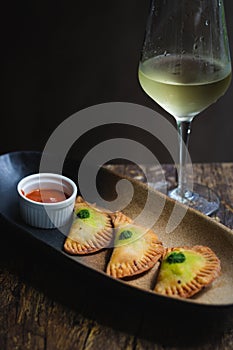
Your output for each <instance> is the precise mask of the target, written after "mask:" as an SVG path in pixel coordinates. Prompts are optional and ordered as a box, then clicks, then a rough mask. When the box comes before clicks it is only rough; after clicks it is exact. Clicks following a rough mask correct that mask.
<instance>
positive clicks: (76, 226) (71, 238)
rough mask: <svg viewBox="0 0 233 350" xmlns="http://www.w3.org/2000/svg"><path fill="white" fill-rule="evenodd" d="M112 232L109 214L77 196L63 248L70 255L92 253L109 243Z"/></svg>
mask: <svg viewBox="0 0 233 350" xmlns="http://www.w3.org/2000/svg"><path fill="white" fill-rule="evenodd" d="M112 234H113V233H112V224H111V218H110V216H109V215H108V214H107V213H105V212H103V211H100V210H98V208H96V207H95V206H93V205H90V204H89V203H86V202H85V201H84V200H83V199H82V197H80V196H79V197H77V199H76V203H75V207H74V219H73V223H72V225H71V228H70V232H69V235H68V237H67V238H66V240H65V244H64V250H65V251H66V252H67V253H69V254H72V255H76V254H89V253H94V252H96V251H99V250H101V249H103V248H106V247H107V246H108V245H109V243H110V242H111V240H112Z"/></svg>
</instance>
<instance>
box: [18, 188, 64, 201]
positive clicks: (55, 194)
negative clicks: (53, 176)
mask: <svg viewBox="0 0 233 350" xmlns="http://www.w3.org/2000/svg"><path fill="white" fill-rule="evenodd" d="M22 192H23V191H22ZM23 194H24V193H23ZM24 195H25V194H24ZM25 196H26V197H27V198H28V199H31V200H32V201H34V202H40V203H57V202H62V201H64V200H66V199H67V198H68V197H69V196H68V195H67V194H66V193H64V192H62V191H59V190H49V189H43V190H40V189H36V190H34V191H31V192H29V193H27V194H26V195H25Z"/></svg>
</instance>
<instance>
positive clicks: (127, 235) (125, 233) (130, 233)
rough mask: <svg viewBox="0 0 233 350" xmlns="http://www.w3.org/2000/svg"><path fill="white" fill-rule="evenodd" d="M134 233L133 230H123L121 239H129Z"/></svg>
mask: <svg viewBox="0 0 233 350" xmlns="http://www.w3.org/2000/svg"><path fill="white" fill-rule="evenodd" d="M132 234H133V233H132V232H131V231H128V230H125V231H122V232H121V234H120V236H119V240H122V239H128V238H130V237H131V236H132Z"/></svg>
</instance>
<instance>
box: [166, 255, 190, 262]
mask: <svg viewBox="0 0 233 350" xmlns="http://www.w3.org/2000/svg"><path fill="white" fill-rule="evenodd" d="M185 259H186V258H185V255H184V254H183V253H181V252H179V253H176V252H173V253H171V254H170V255H169V256H168V257H167V259H166V261H167V262H168V264H180V263H182V262H184V261H185Z"/></svg>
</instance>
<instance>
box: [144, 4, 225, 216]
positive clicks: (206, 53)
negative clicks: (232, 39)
mask: <svg viewBox="0 0 233 350" xmlns="http://www.w3.org/2000/svg"><path fill="white" fill-rule="evenodd" d="M139 81H140V84H141V86H142V88H143V89H144V91H145V92H146V93H147V94H148V95H149V96H150V97H151V98H152V99H153V100H154V101H155V102H157V103H158V104H159V105H160V106H161V107H162V108H163V109H164V110H166V111H167V112H168V113H170V114H171V115H172V116H173V117H174V118H175V119H176V123H177V128H178V134H179V146H180V151H179V166H178V187H177V188H175V189H173V190H172V191H170V192H169V196H170V197H172V198H174V199H176V200H178V201H180V202H183V203H185V204H187V205H189V206H192V207H194V208H195V209H198V210H200V211H201V212H203V213H205V214H207V215H210V214H211V213H213V212H214V211H216V210H217V209H218V207H219V200H218V197H217V196H216V195H214V193H212V194H211V190H210V189H208V188H206V187H205V186H202V185H197V190H196V189H195V185H194V187H193V189H192V190H190V188H189V186H188V181H187V171H186V170H187V164H186V155H187V145H188V138H189V133H190V126H191V122H192V120H193V118H194V117H195V116H196V115H197V114H199V113H200V112H201V111H203V110H204V109H205V108H207V107H208V106H210V105H211V104H212V103H214V102H216V101H217V99H218V98H219V97H220V96H222V95H223V94H224V93H225V92H226V90H227V88H228V87H229V85H230V81H231V61H230V53H229V45H228V37H227V30H226V23H225V15H224V6H223V2H222V0H206V1H203V0H182V1H181V0H152V1H151V8H150V13H149V18H148V22H147V28H146V34H145V39H144V45H143V49H142V54H141V59H140V63H139Z"/></svg>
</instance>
